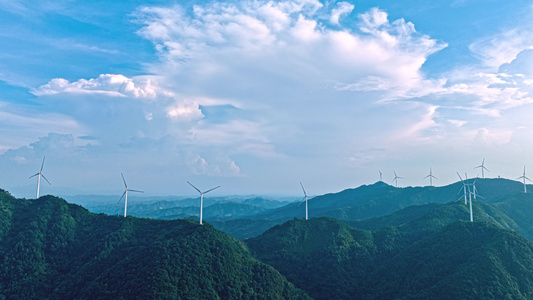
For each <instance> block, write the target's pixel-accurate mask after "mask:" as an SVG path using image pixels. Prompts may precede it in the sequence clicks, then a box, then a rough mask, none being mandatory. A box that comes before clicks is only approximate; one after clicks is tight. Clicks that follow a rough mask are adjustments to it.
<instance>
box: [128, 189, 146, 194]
mask: <svg viewBox="0 0 533 300" xmlns="http://www.w3.org/2000/svg"><path fill="white" fill-rule="evenodd" d="M128 191H130V192H137V193H144V192H143V191H138V190H128Z"/></svg>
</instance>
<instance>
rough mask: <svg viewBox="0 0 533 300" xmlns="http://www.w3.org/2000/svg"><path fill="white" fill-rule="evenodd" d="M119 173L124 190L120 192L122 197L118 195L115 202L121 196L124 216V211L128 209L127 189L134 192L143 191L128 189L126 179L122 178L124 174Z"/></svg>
mask: <svg viewBox="0 0 533 300" xmlns="http://www.w3.org/2000/svg"><path fill="white" fill-rule="evenodd" d="M120 175H121V176H122V181H123V182H124V188H125V190H124V193H123V194H122V197H120V199H119V200H118V202H117V203H120V201H121V200H122V198H124V218H125V217H126V212H127V210H128V191H129V192H136V193H144V192H143V191H138V190H132V189H129V188H128V185H127V184H126V179H124V175H123V174H122V173H120Z"/></svg>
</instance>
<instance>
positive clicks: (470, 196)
mask: <svg viewBox="0 0 533 300" xmlns="http://www.w3.org/2000/svg"><path fill="white" fill-rule="evenodd" d="M468 198H469V199H470V222H474V213H473V212H472V192H471V191H470V187H468Z"/></svg>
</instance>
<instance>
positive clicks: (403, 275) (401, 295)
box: [247, 206, 533, 299]
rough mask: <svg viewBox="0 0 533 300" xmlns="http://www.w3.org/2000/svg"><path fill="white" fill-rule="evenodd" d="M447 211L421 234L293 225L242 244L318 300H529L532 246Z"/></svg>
mask: <svg viewBox="0 0 533 300" xmlns="http://www.w3.org/2000/svg"><path fill="white" fill-rule="evenodd" d="M444 207H445V208H446V209H447V210H451V211H452V213H451V215H447V216H442V215H439V214H435V215H434V216H433V220H427V222H425V224H424V225H423V226H426V227H427V228H426V229H423V230H421V229H420V228H419V227H418V226H414V223H411V222H407V223H403V224H405V225H408V226H398V227H396V226H388V227H384V228H380V229H376V230H372V231H366V230H358V229H355V228H350V227H349V226H348V225H347V224H344V223H343V222H341V221H338V220H334V219H329V218H313V219H310V220H308V221H304V220H301V219H296V220H292V221H289V222H286V223H285V224H283V225H278V226H275V227H273V228H271V229H269V230H268V231H266V232H265V233H264V234H262V235H261V236H258V237H256V238H253V239H250V240H248V241H247V244H248V246H249V247H250V249H252V251H253V252H254V254H255V255H256V256H257V257H258V258H259V259H261V260H263V261H264V262H266V263H268V264H270V265H272V266H274V267H275V268H276V269H278V270H279V271H280V272H281V273H282V274H283V275H285V276H286V277H287V278H288V279H289V280H290V281H291V282H293V283H294V284H295V285H296V286H298V287H299V288H302V289H304V290H305V291H307V292H308V293H309V295H310V296H312V297H314V298H316V299H331V298H335V299H353V298H357V299H505V298H507V299H530V298H532V297H533V288H532V287H533V285H532V284H533V244H532V243H531V242H529V241H527V240H526V239H525V238H523V237H521V236H520V235H518V234H516V233H514V232H512V231H508V230H505V229H501V228H500V227H499V226H500V225H496V224H491V223H488V222H481V221H478V222H474V223H470V222H466V221H451V220H452V219H453V217H451V216H452V215H453V214H454V213H453V211H454V208H453V207H450V206H444ZM457 211H459V212H461V208H460V206H459V207H458V209H457ZM425 217H426V218H428V219H429V216H428V215H427V214H426V215H425ZM439 218H442V219H440V220H439ZM416 220H417V222H418V223H417V224H416V225H422V222H421V221H420V220H419V219H416ZM448 220H450V221H449V222H448ZM493 220H495V218H493ZM493 220H492V221H490V222H494V221H493ZM417 230H418V231H417Z"/></svg>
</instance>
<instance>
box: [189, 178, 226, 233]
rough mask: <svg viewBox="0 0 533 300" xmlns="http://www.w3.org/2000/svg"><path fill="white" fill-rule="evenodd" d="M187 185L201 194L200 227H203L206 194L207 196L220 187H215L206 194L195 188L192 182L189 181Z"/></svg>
mask: <svg viewBox="0 0 533 300" xmlns="http://www.w3.org/2000/svg"><path fill="white" fill-rule="evenodd" d="M187 183H188V184H190V185H191V186H192V187H193V188H194V189H195V190H197V191H198V193H200V225H202V219H203V210H204V194H207V193H209V192H211V191H212V190H215V189H218V188H219V187H220V185H219V186H217V187H214V188H212V189H210V190H207V191H205V192H202V191H200V190H199V189H198V188H197V187H195V186H194V185H192V183H190V182H188V181H187Z"/></svg>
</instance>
